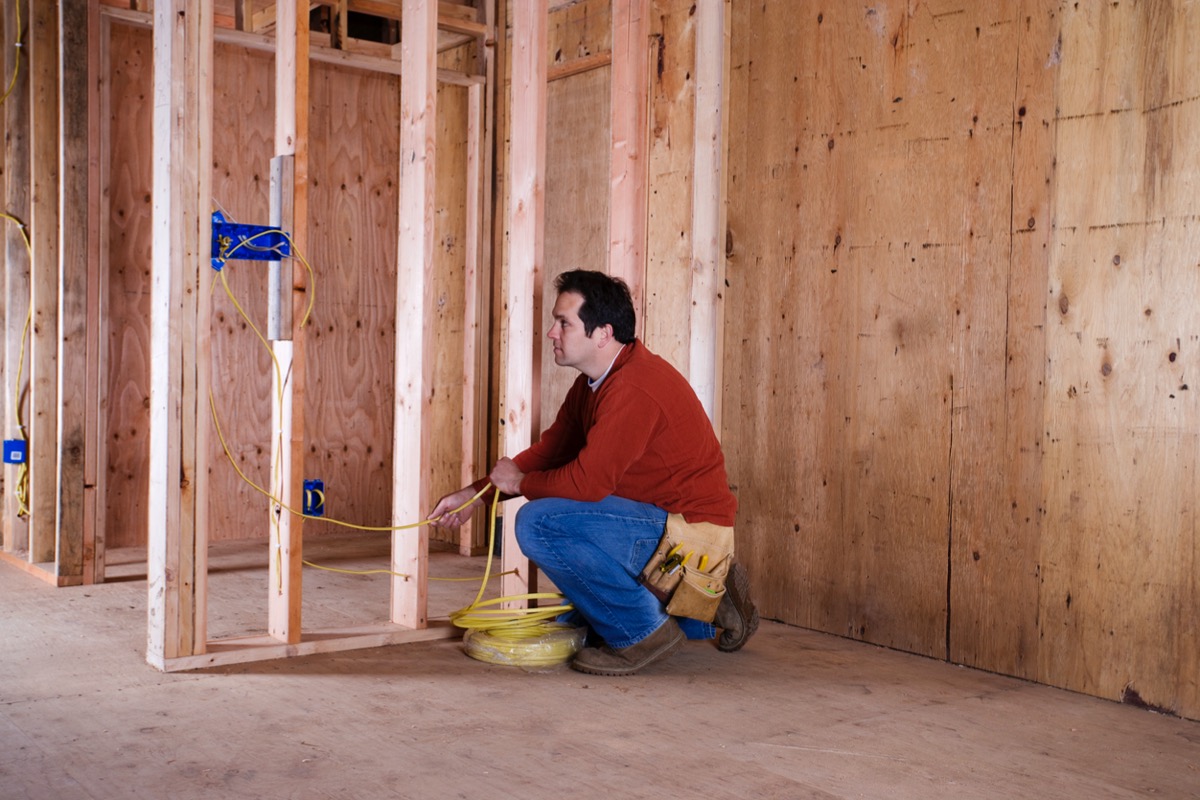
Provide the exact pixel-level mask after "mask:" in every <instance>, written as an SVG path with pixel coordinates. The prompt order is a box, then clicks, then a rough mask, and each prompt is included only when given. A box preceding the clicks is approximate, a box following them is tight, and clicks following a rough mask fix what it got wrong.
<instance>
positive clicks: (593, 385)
mask: <svg viewBox="0 0 1200 800" xmlns="http://www.w3.org/2000/svg"><path fill="white" fill-rule="evenodd" d="M624 349H625V345H621V346H620V347H619V348H617V354H616V355H614V356H613V360H612V361H610V362H608V369H606V370H604V374H603V375H601V376H600V377H599V378H596V380H592V379H591V378H588V388H589V389H591V390H592V391H593V392H594V391H596V390H597V389H599V388H600V384H602V383H604V379H605V378H607V377H608V373H610V372H612V368H613V364H615V363H617V356H619V355H621V351H622V350H624Z"/></svg>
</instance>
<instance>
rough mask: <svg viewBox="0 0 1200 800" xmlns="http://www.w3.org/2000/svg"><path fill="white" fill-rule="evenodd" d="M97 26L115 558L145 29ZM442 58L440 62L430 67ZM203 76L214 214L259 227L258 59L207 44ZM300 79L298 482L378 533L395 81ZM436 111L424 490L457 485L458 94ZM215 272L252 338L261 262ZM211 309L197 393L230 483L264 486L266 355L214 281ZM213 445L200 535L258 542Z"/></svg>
mask: <svg viewBox="0 0 1200 800" xmlns="http://www.w3.org/2000/svg"><path fill="white" fill-rule="evenodd" d="M111 30H112V34H111V42H110V45H109V47H110V54H111V55H110V64H111V68H110V75H111V84H110V87H109V91H108V95H109V97H110V107H109V109H108V110H107V113H108V115H109V120H110V122H109V124H110V126H111V135H110V137H109V141H110V146H109V150H108V158H109V163H108V175H109V176H110V178H109V189H108V191H109V199H108V204H109V209H110V213H109V243H110V244H109V250H108V254H107V269H108V274H109V276H110V277H109V282H108V287H109V288H108V297H107V302H108V305H109V314H108V318H107V346H108V350H109V353H108V358H109V364H110V369H109V379H108V398H107V406H106V407H107V414H108V450H109V471H108V476H107V479H108V494H107V497H108V504H107V516H106V520H107V523H106V524H107V529H108V532H109V539H108V544H109V546H110V547H121V546H136V545H143V544H144V543H145V542H146V511H145V496H146V490H147V476H146V458H147V435H148V413H149V411H148V401H147V395H148V383H149V363H148V357H149V346H148V336H149V318H148V303H149V288H150V287H149V284H150V275H149V269H150V232H149V225H150V200H149V198H150V148H149V141H150V111H151V109H150V78H151V69H150V66H151V64H150V62H151V52H152V44H151V33H150V31H149V30H148V29H144V28H140V27H135V26H129V25H123V24H115V23H114V24H113V25H112V26H111ZM456 57H457V56H456V55H455V54H453V53H450V54H444V55H443V60H444V61H445V62H446V63H453V62H454V59H455V58H456ZM214 64H215V69H216V73H215V75H214V124H213V140H214V146H213V152H214V158H213V160H214V165H213V167H214V174H213V195H214V201H215V202H217V203H219V204H220V207H221V208H223V209H224V210H225V212H226V214H227V216H229V217H232V218H233V219H236V220H238V221H240V222H247V223H251V224H265V223H266V222H267V212H268V202H269V194H268V188H269V161H270V158H271V156H272V155H273V154H274V153H273V150H274V142H273V135H274V102H273V92H274V77H273V75H274V66H273V59H272V56H271V55H270V54H269V53H259V52H252V51H249V50H246V49H244V48H240V47H236V46H233V45H226V44H217V45H216V52H215V58H214ZM310 75H311V77H310V81H311V89H310V91H311V109H310V117H309V119H310V132H309V136H310V150H309V161H310V163H309V175H310V186H309V193H308V197H309V214H310V220H309V234H308V242H309V246H308V252H306V253H305V254H304V255H305V256H306V257H307V258H308V260H309V262H310V263H311V264H312V266H313V268H314V270H315V271H316V292H315V298H316V302H315V305H314V309H313V314H312V317H311V319H310V321H309V324H308V326H307V327H306V329H305V330H306V336H307V337H308V338H307V342H308V346H307V351H306V353H307V355H306V361H307V377H306V384H305V395H306V414H305V417H306V439H307V441H306V446H307V448H308V453H307V456H306V463H305V473H306V475H305V477H309V478H320V479H322V480H324V481H325V484H326V497H327V511H328V514H329V515H330V516H333V517H337V518H339V519H344V520H348V521H352V522H354V523H357V524H361V525H376V526H379V525H388V524H390V519H391V476H392V459H391V452H390V451H391V447H390V442H391V441H392V402H391V386H392V380H393V374H394V370H393V360H394V349H393V348H394V344H395V326H394V322H393V320H394V315H395V311H394V308H395V271H396V247H397V224H398V223H397V219H398V193H399V188H398V185H399V183H398V176H399V170H398V166H397V158H398V154H399V79H398V78H397V77H396V76H394V75H389V74H384V73H379V72H371V71H367V70H359V69H351V68H343V67H334V66H331V65H328V64H324V63H313V64H312V65H311V73H310ZM438 102H439V131H438V159H439V183H438V210H437V231H436V235H437V237H438V240H439V242H440V245H441V246H440V247H439V249H438V252H437V257H436V259H435V260H436V264H437V275H436V276H435V278H434V286H433V291H434V293H435V295H434V296H435V297H436V298H438V305H437V318H436V324H437V334H436V335H437V342H438V344H437V347H438V351H439V356H438V358H437V361H436V366H435V378H434V388H433V391H434V393H435V396H436V398H437V400H436V402H435V403H434V413H433V415H432V417H433V418H432V421H431V424H432V426H433V427H432V430H433V433H432V435H431V441H432V442H434V443H436V444H434V445H433V446H431V452H430V453H429V454H428V458H427V463H426V465H425V468H426V469H428V470H429V472H430V475H431V479H430V481H431V485H433V486H435V487H439V486H445V485H457V482H458V480H459V476H458V472H459V468H460V463H461V448H460V446H459V442H460V437H459V434H458V431H459V429H460V426H461V419H462V413H463V411H462V390H461V386H462V379H461V373H462V366H461V365H462V357H461V353H462V350H463V325H462V319H463V297H464V291H465V290H464V285H463V283H464V279H463V270H464V265H463V242H464V240H465V238H466V235H465V228H466V221H465V216H466V215H465V197H466V189H465V171H466V170H465V159H466V155H465V136H466V118H467V100H466V90H465V89H464V88H462V87H457V86H443V87H442V88H441V90H440V91H439V101H438ZM225 272H226V277H227V280H228V282H229V284H230V287H231V289H232V291H233V293H234V295H235V296H236V297H237V299H238V301H239V302H240V303H241V304H242V306H243V307H244V308H245V309H246V311H247V313H248V314H249V316H250V317H251V319H253V320H254V323H255V324H256V325H258V326H259V328H260V329H263V328H264V326H265V317H266V266H265V262H251V261H236V260H235V261H230V262H229V263H228V265H227V266H226V267H225ZM213 305H214V314H213V317H214V318H213V326H214V327H213V339H212V342H213V347H212V349H213V360H212V369H213V385H214V387H215V398H214V399H215V401H216V405H217V408H218V413H219V415H220V420H221V427H222V432H223V434H224V437H225V440H226V442H227V444H228V445H229V448H230V450H231V452H232V453H233V455H234V458H235V459H236V460H237V462H238V464H239V466H240V467H241V468H242V470H243V471H244V472H245V473H246V474H247V476H249V477H250V478H252V479H253V480H255V481H256V482H257V483H259V484H260V485H262V486H266V485H268V484H269V477H270V474H269V470H270V464H269V459H270V442H269V435H270V434H269V428H270V408H271V401H270V391H271V390H270V369H272V366H271V360H270V357H269V355H268V353H267V351H266V349H265V348H264V347H263V346H262V344H261V343H260V342H259V341H258V339H257V338H256V337H255V335H254V333H253V331H252V330H250V329H249V327H248V325H247V324H246V323H245V321H244V320H242V319H241V317H240V316H239V315H238V313H237V311H236V309H235V308H234V307H233V304H232V302H231V301H230V300H229V299H228V298H227V297H226V296H225V295H224V293H223V291H222V289H221V288H220V287H219V286H218V288H217V290H216V294H215V295H214V304H213ZM205 410H207V403H205ZM206 422H207V417H206ZM212 441H213V453H212V456H211V462H212V464H213V472H212V476H211V478H210V480H211V482H212V483H211V486H212V489H211V508H210V519H211V521H212V530H211V531H210V539H212V540H221V539H237V538H257V537H265V536H266V533H267V509H266V501H265V499H264V498H263V497H262V496H261V495H260V494H259V493H258V492H256V491H255V490H254V489H252V488H250V487H249V486H247V485H246V484H245V483H244V482H243V481H242V480H241V479H240V478H239V477H238V476H237V475H236V473H235V472H234V471H233V469H232V468H231V467H230V465H229V464H228V462H227V461H226V459H225V456H224V453H223V451H222V450H221V445H220V442H219V441H217V439H216V437H215V436H214V437H212ZM427 505H429V504H428V503H427ZM414 521H415V520H414ZM332 530H336V528H335V527H334V526H333V525H332V524H331V523H329V522H325V521H315V520H314V521H309V522H308V523H307V524H306V526H305V531H306V533H307V534H309V535H319V534H321V533H326V532H330V531H332Z"/></svg>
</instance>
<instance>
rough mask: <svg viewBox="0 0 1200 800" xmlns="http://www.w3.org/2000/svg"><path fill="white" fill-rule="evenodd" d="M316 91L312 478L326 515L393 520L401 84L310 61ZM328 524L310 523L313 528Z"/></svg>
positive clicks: (308, 467)
mask: <svg viewBox="0 0 1200 800" xmlns="http://www.w3.org/2000/svg"><path fill="white" fill-rule="evenodd" d="M310 92H311V104H312V105H311V111H310V116H309V126H310V127H309V136H310V144H309V148H310V149H309V159H310V161H309V163H310V168H309V169H310V175H311V184H310V188H309V214H310V220H309V231H310V233H309V241H310V246H309V247H310V250H311V251H312V252H311V253H310V254H309V258H310V260H311V261H312V263H313V265H314V267H315V268H316V270H317V304H316V307H315V309H314V312H313V317H312V328H311V330H310V333H309V338H308V342H309V349H308V350H307V351H306V353H307V354H308V377H307V382H306V386H307V389H306V394H307V399H306V420H307V425H306V427H307V434H308V439H309V441H310V442H311V445H310V448H309V450H310V452H309V457H308V460H307V462H306V464H305V471H306V477H309V478H321V479H322V480H324V481H325V484H326V502H327V504H328V507H327V513H328V514H329V515H331V516H334V517H337V518H339V519H346V520H350V521H353V522H356V523H358V524H362V525H388V524H390V518H391V505H390V498H391V477H392V459H391V448H390V446H389V444H388V443H389V442H391V439H392V405H391V403H390V402H389V398H390V397H391V394H392V390H391V387H392V380H393V375H394V371H395V370H394V366H393V363H394V354H393V353H394V351H393V347H394V341H395V334H394V327H393V319H394V317H395V294H396V292H395V267H394V266H393V265H394V264H395V263H396V247H397V238H396V226H397V224H398V223H397V219H398V214H399V211H398V205H397V203H398V197H399V195H398V184H397V181H398V175H399V173H398V171H397V170H396V168H395V165H396V163H397V159H398V158H399V141H400V139H399V136H400V134H399V124H400V123H399V92H400V89H399V81H398V79H397V78H395V77H392V76H387V75H374V74H369V73H362V72H356V71H337V70H334V69H332V68H329V67H324V66H322V65H318V64H314V65H313V69H312V73H311V85H310ZM328 527H329V526H328V523H324V522H320V521H313V522H310V523H307V524H306V531H311V532H317V533H319V532H321V531H324V530H327V529H328Z"/></svg>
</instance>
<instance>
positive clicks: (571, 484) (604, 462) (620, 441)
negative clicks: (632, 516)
mask: <svg viewBox="0 0 1200 800" xmlns="http://www.w3.org/2000/svg"><path fill="white" fill-rule="evenodd" d="M602 391H604V396H603V397H602V398H601V400H600V402H599V404H598V405H597V408H596V411H595V418H594V421H593V423H592V426H591V428H589V429H588V431H587V434H586V441H585V442H584V443H583V446H582V448H581V449H580V450H579V451H578V455H577V456H575V457H574V458H573V459H570V460H568V461H566V462H564V463H562V464H558V465H552V466H549V467H547V468H545V469H533V470H526V474H525V478H524V479H523V480H522V481H521V493H522V494H523V495H525V496H526V497H528V498H529V499H531V500H536V499H538V498H542V497H562V498H566V499H568V500H582V501H585V502H595V501H597V500H602V499H604V498H605V497H608V496H609V495H610V494H612V493H613V492H614V490H615V489H616V487H617V484H618V483H619V482H620V480H621V478H622V477H623V476H624V475H625V473H626V471H627V470H628V469H629V467H630V465H631V464H633V463H634V462H636V461H637V460H638V459H639V458H641V456H642V454H643V453H645V451H646V449H647V447H648V446H649V444H650V442H651V440H652V438H653V436H654V433H655V430H656V429H657V427H658V425H659V421H660V419H661V417H662V411H661V409H660V408H659V407H658V405H657V404H656V403H654V401H653V400H651V398H650V397H649V396H648V395H646V394H645V393H644V392H643V391H641V390H640V389H637V388H636V387H629V386H615V385H614V386H611V387H609V388H608V390H607V391H605V390H603V389H602ZM556 424H557V422H556ZM518 466H520V464H519V463H518Z"/></svg>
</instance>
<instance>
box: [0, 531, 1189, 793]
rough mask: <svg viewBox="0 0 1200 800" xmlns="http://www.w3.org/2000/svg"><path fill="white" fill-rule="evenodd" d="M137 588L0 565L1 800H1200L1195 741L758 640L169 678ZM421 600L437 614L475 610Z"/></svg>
mask: <svg viewBox="0 0 1200 800" xmlns="http://www.w3.org/2000/svg"><path fill="white" fill-rule="evenodd" d="M326 547H327V546H326V545H318V544H317V543H314V544H313V545H312V546H311V547H310V548H309V550H310V552H309V555H312V556H314V557H315V556H316V555H317V554H318V553H320V552H322V550H323V549H325V548H326ZM377 550H378V548H377V546H375V545H373V544H371V543H367V542H363V541H361V540H358V541H356V540H354V539H347V540H345V541H343V542H340V543H338V544H337V545H336V546H329V549H328V552H325V553H324V555H326V556H327V557H328V559H329V560H332V561H336V562H337V564H340V565H346V566H353V565H360V564H368V563H370V561H371V560H372V559H374V558H375V557H376V554H377ZM122 562H124V563H122ZM212 562H213V572H212V576H211V581H212V584H213V593H214V602H213V612H212V613H213V626H214V628H215V629H216V630H214V635H219V634H222V633H223V634H226V635H232V634H236V633H243V632H246V631H245V630H244V629H245V628H246V627H247V626H252V625H253V624H255V622H254V620H256V619H257V615H258V613H259V610H260V608H261V606H262V601H261V590H262V585H263V581H264V580H265V578H264V573H263V571H262V569H261V562H262V556H261V548H257V547H244V548H242V549H239V548H237V547H230V548H229V549H222V550H217V549H214V553H213V556H212ZM138 567H139V564H138V562H137V561H136V553H130V554H125V555H124V557H122V558H120V559H117V560H116V561H115V562H114V563H113V564H112V566H111V567H110V577H112V578H115V580H114V581H113V582H111V583H107V584H104V585H98V586H88V587H76V588H65V589H53V588H51V587H49V586H48V585H46V584H45V583H43V582H41V581H39V580H37V579H36V578H34V577H31V576H29V575H26V574H24V573H22V572H21V571H19V570H17V569H15V568H13V567H11V566H9V565H4V564H0V643H2V645H0V796H2V797H4V798H55V800H73V799H74V798H123V799H124V798H142V797H144V798H162V797H171V798H176V799H180V800H181V799H184V798H201V797H203V798H245V797H269V798H277V797H304V798H381V797H398V798H442V797H465V798H480V797H488V798H520V799H521V800H532V799H536V798H562V797H581V798H594V797H610V798H611V797H621V798H632V797H655V798H664V797H700V796H703V797H710V798H754V799H755V800H759V798H789V799H790V798H850V797H889V798H938V797H953V798H971V797H980V798H997V797H1014V798H1015V797H1021V798H1026V797H1055V798H1067V797H1080V798H1123V797H1130V798H1132V797H1144V796H1154V797H1163V798H1166V797H1172V798H1184V797H1196V796H1200V723H1195V722H1191V721H1187V720H1181V719H1177V718H1172V717H1166V716H1162V715H1158V714H1154V713H1151V712H1148V711H1145V710H1141V709H1137V708H1133V707H1130V706H1122V705H1118V704H1114V703H1111V702H1108V701H1104V700H1098V699H1095V698H1090V697H1085V696H1082V695H1076V694H1071V693H1067V692H1064V691H1060V690H1056V689H1051V688H1048V687H1044V686H1039V685H1036V684H1031V683H1026V682H1023V681H1020V680H1016V679H1012V678H1007V677H1002V676H997V675H992V674H988V673H983V672H978V671H974V670H969V669H964V668H960V667H954V666H950V665H947V664H945V663H942V662H938V661H932V660H927V659H923V658H919V657H916V656H912V655H907V654H903V653H899V652H895V651H891V650H885V649H882V648H877V647H874V646H871V645H867V644H863V643H861V642H855V641H850V640H846V639H840V638H837V637H834V636H830V635H826V634H819V633H813V632H810V631H806V630H802V629H799V628H794V627H788V626H785V625H781V624H777V623H771V622H765V623H764V624H763V627H762V629H761V631H760V632H759V634H758V636H757V637H755V639H754V640H753V641H752V642H751V644H750V646H749V647H748V648H747V649H746V650H745V651H743V652H741V653H737V654H724V653H719V652H717V651H716V650H715V649H714V648H712V647H711V646H710V645H707V644H703V643H695V642H693V643H689V644H688V645H687V647H686V648H685V649H684V650H683V651H682V652H681V653H680V654H679V655H677V656H675V657H674V658H673V659H671V660H670V661H669V662H667V663H665V664H663V665H661V666H659V667H657V668H654V669H652V670H650V671H647V672H646V673H644V674H642V675H638V676H634V677H632V678H626V679H603V678H597V677H592V676H586V675H582V674H579V673H576V672H572V671H570V670H568V669H565V668H561V669H556V670H551V671H547V672H540V673H533V672H524V671H521V670H519V669H515V668H508V667H497V666H491V665H488V664H484V663H480V662H477V661H473V660H471V659H470V658H468V657H466V656H465V655H463V653H462V650H461V646H460V645H459V644H458V643H456V642H432V643H421V644H412V645H401V646H395V647H391V648H381V649H374V650H363V651H357V652H347V653H336V654H329V655H323V656H311V657H306V658H302V659H295V660H290V661H275V662H263V663H257V664H246V665H238V666H235V667H227V668H221V669H214V670H209V671H202V672H190V673H175V674H160V673H158V672H156V671H154V670H153V669H151V668H150V667H148V666H146V665H145V662H144V649H145V627H146V625H145V594H146V587H145V580H144V577H143V576H142V575H139V574H138ZM431 571H432V573H433V574H451V573H457V574H471V573H474V574H478V573H480V572H481V560H479V559H460V558H459V557H457V556H453V555H450V554H435V555H434V557H433V566H432V568H431ZM326 575H327V576H326ZM305 581H306V592H305V595H306V607H305V613H306V615H307V616H308V617H310V618H312V619H313V620H314V621H320V620H322V619H324V620H331V621H351V622H356V621H364V622H365V621H370V620H372V619H374V618H376V612H375V610H374V609H375V608H376V607H377V601H378V603H382V604H386V594H387V591H386V582H385V581H384V580H383V579H368V578H354V577H351V576H340V575H336V574H333V573H328V574H325V573H322V574H320V576H319V577H318V575H317V574H314V573H313V572H312V571H311V570H308V571H306V572H305ZM350 582H353V584H352V585H351V583H350ZM451 587H454V588H451ZM431 595H432V596H433V599H432V600H431V614H434V615H436V614H438V613H444V612H445V611H448V610H450V608H451V607H455V608H456V607H458V605H461V604H463V603H465V602H466V600H469V599H470V598H471V597H472V596H473V595H474V590H473V588H472V587H471V586H470V585H463V584H440V585H439V584H434V586H433V587H431ZM460 595H463V596H465V599H464V600H462V602H460V597H459V596H460ZM439 604H440V605H443V606H446V607H445V608H443V609H442V610H441V612H439V608H438V607H439ZM456 604H457V605H456Z"/></svg>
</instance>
